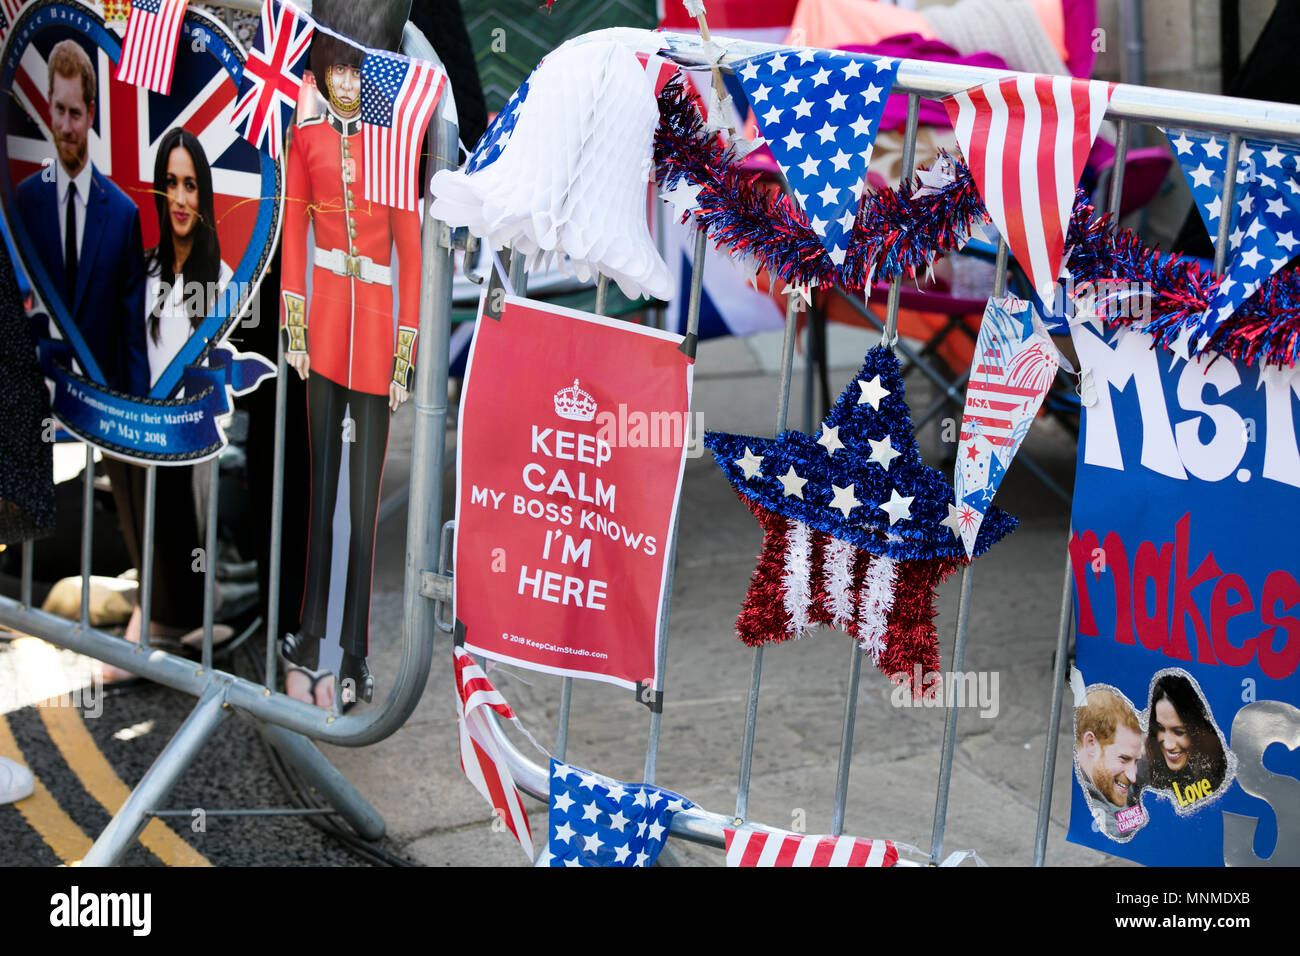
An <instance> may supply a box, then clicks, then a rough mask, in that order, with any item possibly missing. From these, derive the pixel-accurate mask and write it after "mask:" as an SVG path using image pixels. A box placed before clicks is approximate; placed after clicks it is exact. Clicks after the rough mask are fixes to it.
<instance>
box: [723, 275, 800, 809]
mask: <svg viewBox="0 0 1300 956" xmlns="http://www.w3.org/2000/svg"><path fill="white" fill-rule="evenodd" d="M797 301H798V296H796V295H790V296H788V297H787V298H786V303H785V337H784V338H783V339H782V340H781V384H780V386H779V387H778V390H777V402H776V434H778V435H780V434H781V433H782V432H783V431H785V429H786V419H787V416H788V415H789V412H790V384H791V379H792V378H793V377H794V340H795V320H796V317H797V316H798V314H799V313H798V310H797V309H796V307H795V305H796V303H797ZM809 380H810V381H811V378H810V379H809ZM762 681H763V645H761V644H760V645H759V646H758V647H756V648H754V660H753V663H752V664H751V665H750V671H749V699H748V701H747V702H746V704H745V730H744V734H743V736H742V737H741V739H740V777H739V780H738V781H737V783H736V813H735V817H734V821H733V822H734V823H735V825H736V826H740V825H741V824H742V823H744V822H745V819H746V817H747V816H748V815H749V780H750V776H751V774H752V771H753V766H754V733H755V731H756V730H757V728H758V692H759V687H760V685H761V684H762Z"/></svg>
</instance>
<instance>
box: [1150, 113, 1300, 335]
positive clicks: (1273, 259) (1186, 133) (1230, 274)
mask: <svg viewBox="0 0 1300 956" xmlns="http://www.w3.org/2000/svg"><path fill="white" fill-rule="evenodd" d="M1164 132H1165V135H1166V136H1167V137H1169V143H1170V145H1171V146H1173V148H1174V155H1175V156H1177V157H1178V165H1179V167H1180V168H1181V169H1182V171H1183V176H1184V177H1185V178H1186V180H1187V185H1188V187H1190V189H1191V191H1192V201H1193V203H1194V204H1195V205H1196V210H1197V212H1199V213H1200V215H1201V221H1202V222H1204V223H1205V228H1206V230H1208V231H1209V234H1210V241H1211V242H1213V243H1214V246H1215V248H1216V249H1217V248H1218V245H1219V225H1220V223H1221V221H1222V218H1223V182H1224V177H1225V175H1226V167H1227V162H1228V141H1227V137H1225V136H1222V135H1219V136H1213V135H1209V134H1206V133H1202V132H1198V131H1194V130H1177V129H1167V130H1165V131H1164ZM1298 233H1300V148H1297V147H1295V146H1283V145H1281V144H1279V143H1269V142H1263V141H1259V140H1249V139H1247V140H1242V143H1241V149H1240V151H1239V153H1238V156H1237V179H1236V187H1235V189H1234V192H1233V204H1232V212H1231V220H1230V222H1229V227H1228V249H1227V253H1226V255H1225V257H1224V267H1223V278H1222V280H1221V281H1220V282H1219V287H1218V289H1217V290H1216V292H1215V294H1214V298H1213V300H1212V301H1211V302H1210V307H1209V308H1208V309H1206V311H1205V314H1204V315H1203V316H1202V319H1201V324H1200V328H1199V329H1195V330H1194V329H1188V330H1187V331H1185V332H1184V333H1183V335H1182V337H1181V338H1180V344H1179V347H1180V349H1181V354H1182V357H1184V358H1186V357H1187V351H1188V349H1186V348H1182V346H1184V345H1186V346H1188V347H1190V346H1191V345H1192V342H1191V339H1192V336H1196V345H1198V346H1203V345H1204V343H1205V342H1206V341H1207V340H1208V339H1209V337H1210V335H1211V334H1213V332H1214V330H1215V329H1216V328H1217V327H1218V326H1219V324H1220V323H1222V322H1223V321H1224V320H1225V319H1227V318H1229V317H1230V316H1231V315H1232V314H1233V313H1234V312H1236V311H1237V309H1238V308H1239V307H1240V306H1241V305H1242V303H1244V302H1245V301H1246V300H1247V299H1249V298H1250V297H1251V296H1252V295H1254V294H1255V292H1256V291H1257V290H1258V289H1259V287H1260V286H1261V285H1262V284H1263V283H1264V282H1265V280H1267V279H1268V278H1269V277H1270V276H1272V275H1273V273H1275V272H1277V271H1278V270H1279V269H1281V268H1282V267H1283V266H1285V265H1286V264H1287V262H1289V261H1290V260H1291V257H1292V256H1293V255H1296V254H1297V252H1296V247H1297V245H1300V238H1298V237H1297V234H1298Z"/></svg>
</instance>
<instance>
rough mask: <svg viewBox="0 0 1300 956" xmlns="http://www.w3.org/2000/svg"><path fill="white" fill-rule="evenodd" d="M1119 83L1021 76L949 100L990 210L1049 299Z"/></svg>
mask: <svg viewBox="0 0 1300 956" xmlns="http://www.w3.org/2000/svg"><path fill="white" fill-rule="evenodd" d="M1113 89H1114V86H1113V84H1110V83H1103V82H1101V81H1099V80H1074V79H1071V78H1069V77H1063V76H1029V75H1021V76H1014V77H1007V78H1006V79H1002V80H991V81H989V82H988V83H985V84H984V85H983V86H975V87H971V88H970V89H969V90H963V91H962V92H960V93H957V94H954V95H953V96H950V97H949V98H948V99H946V100H944V106H945V107H946V108H947V110H948V116H949V118H950V119H951V120H952V125H953V128H954V130H955V132H956V135H957V143H958V144H959V145H960V146H961V151H962V154H963V155H964V156H965V157H966V165H967V166H968V167H969V168H970V171H971V176H972V178H973V179H974V180H975V185H976V186H977V187H978V188H979V191H980V195H981V196H982V197H983V198H984V205H985V206H986V207H987V208H988V213H989V216H990V217H991V218H992V219H993V222H994V223H995V224H996V225H997V227H998V231H999V232H1001V233H1002V236H1003V237H1004V238H1005V239H1006V241H1007V247H1008V248H1009V249H1010V250H1011V254H1012V255H1013V256H1015V258H1016V261H1017V262H1018V263H1020V265H1021V267H1022V268H1023V269H1024V270H1025V271H1026V272H1027V273H1028V274H1029V279H1030V281H1031V282H1032V283H1033V284H1034V288H1035V290H1036V291H1037V292H1038V294H1039V296H1040V297H1042V298H1043V299H1044V301H1046V300H1048V299H1050V298H1051V297H1052V295H1053V290H1054V289H1055V286H1056V279H1057V276H1059V275H1060V272H1061V257H1062V255H1063V254H1064V252H1065V230H1066V226H1067V224H1068V223H1069V219H1070V212H1071V210H1072V209H1073V208H1074V191H1075V187H1076V186H1077V185H1078V183H1079V176H1080V174H1081V173H1082V172H1083V164H1084V161H1085V160H1086V159H1087V158H1088V153H1089V152H1090V151H1091V150H1092V144H1093V141H1094V140H1095V139H1096V138H1097V130H1098V129H1100V128H1101V121H1102V119H1103V117H1104V116H1105V115H1106V106H1107V104H1108V103H1109V102H1110V95H1111V91H1112V90H1113Z"/></svg>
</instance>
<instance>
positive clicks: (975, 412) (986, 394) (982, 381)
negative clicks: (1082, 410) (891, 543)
mask: <svg viewBox="0 0 1300 956" xmlns="http://www.w3.org/2000/svg"><path fill="white" fill-rule="evenodd" d="M1058 364H1059V362H1058V358H1057V352H1056V346H1055V345H1053V344H1052V340H1051V338H1050V337H1049V336H1048V334H1047V331H1046V330H1045V329H1043V328H1042V327H1041V326H1039V325H1038V324H1037V323H1035V322H1034V316H1033V310H1032V309H1031V308H1030V307H1029V303H1028V302H1024V301H1021V300H1020V299H1015V298H1010V297H1006V298H1001V299H989V303H988V305H987V306H986V307H985V309H984V320H983V322H982V323H981V324H980V332H979V338H978V340H977V341H976V343H975V357H974V359H973V360H972V363H971V374H970V379H969V380H968V381H967V383H966V407H965V409H964V411H963V413H962V420H961V439H960V441H959V442H958V445H957V465H956V469H955V471H954V473H953V489H954V491H955V500H956V505H955V506H954V505H949V506H948V517H947V518H945V519H944V522H943V523H944V524H946V525H947V526H948V527H949V528H950V529H951V530H952V533H953V534H955V535H956V536H957V537H959V538H961V540H962V543H963V544H965V546H966V553H967V554H968V555H973V554H974V552H975V538H976V536H977V535H978V534H979V530H980V525H981V524H982V523H983V521H984V515H985V514H987V513H988V510H989V508H990V507H991V506H992V504H993V496H994V495H995V494H996V493H997V490H998V486H999V485H1000V484H1001V483H1002V476H1003V475H1005V474H1006V470H1007V468H1009V467H1010V466H1011V459H1012V458H1013V457H1015V454H1016V451H1017V450H1018V449H1019V448H1020V444H1021V443H1022V442H1023V441H1024V439H1025V435H1026V434H1027V433H1028V432H1029V427H1030V425H1032V424H1033V421H1034V416H1035V415H1037V414H1038V408H1039V406H1040V405H1042V404H1043V399H1044V398H1045V397H1046V396H1047V391H1048V389H1050V388H1051V387H1052V382H1053V381H1054V380H1055V378H1056V369H1057V366H1058Z"/></svg>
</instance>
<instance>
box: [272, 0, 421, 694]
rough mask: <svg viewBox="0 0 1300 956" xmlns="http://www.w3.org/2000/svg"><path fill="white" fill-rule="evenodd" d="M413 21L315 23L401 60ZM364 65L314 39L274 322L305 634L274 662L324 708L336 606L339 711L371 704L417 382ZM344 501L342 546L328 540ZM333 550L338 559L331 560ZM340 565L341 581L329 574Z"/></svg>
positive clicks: (401, 259) (416, 284) (413, 251)
mask: <svg viewBox="0 0 1300 956" xmlns="http://www.w3.org/2000/svg"><path fill="white" fill-rule="evenodd" d="M409 12H410V0H367V2H365V3H359V2H356V0H317V2H316V3H315V4H314V5H313V11H312V15H313V16H314V17H315V19H316V20H317V22H318V23H319V24H320V25H321V26H323V27H326V28H328V29H330V30H333V31H336V32H337V33H339V34H342V35H344V36H347V37H351V38H353V39H355V40H356V41H357V42H358V43H359V44H364V45H365V46H367V47H371V48H374V49H379V50H392V51H396V50H397V49H398V45H399V41H400V39H401V35H402V27H403V26H404V25H405V23H406V20H407V16H408V14H409ZM364 56H365V51H364V50H363V49H361V48H359V47H357V46H353V45H351V44H349V43H347V42H345V41H343V40H341V39H339V38H337V37H333V36H330V35H329V34H327V33H326V32H324V31H323V30H321V29H317V31H316V34H315V38H314V39H313V41H312V50H311V59H310V66H311V70H312V73H313V75H314V77H315V89H317V90H319V94H320V96H322V97H324V99H325V102H324V103H323V104H322V105H323V109H322V110H321V111H320V112H319V113H317V114H316V115H310V113H311V111H310V110H305V109H304V108H303V100H300V102H299V115H298V118H297V120H296V124H295V127H294V129H293V132H292V138H291V140H290V143H289V148H288V160H287V174H286V180H287V183H286V187H285V213H284V223H285V225H284V247H283V278H282V286H281V288H282V299H283V302H282V306H283V309H282V322H283V327H284V330H285V333H286V336H287V340H286V356H287V360H288V363H289V365H290V366H291V367H292V368H294V369H295V370H296V371H297V372H298V374H299V375H301V376H302V377H303V378H304V379H306V382H307V409H308V428H309V435H310V443H311V517H310V519H309V520H310V524H309V535H310V539H309V542H308V550H307V554H308V557H307V579H306V583H305V587H304V593H303V606H302V623H301V626H300V628H299V631H298V633H297V634H290V635H288V636H286V638H285V640H284V644H283V654H284V657H285V660H286V662H287V664H288V667H289V670H288V671H287V673H286V675H285V680H286V691H287V692H288V693H289V694H290V695H291V696H293V697H296V698H298V699H300V700H304V701H308V702H314V703H316V704H318V705H320V706H332V704H333V694H332V692H331V690H332V688H331V680H330V678H331V677H332V675H331V673H330V671H329V670H328V669H327V668H322V660H321V653H320V648H321V642H322V641H324V640H326V639H327V637H332V635H327V634H326V620H327V617H328V616H329V615H328V611H329V608H330V604H331V601H333V602H335V603H336V604H337V603H338V602H341V604H342V625H341V629H340V632H339V644H340V646H341V648H342V651H343V658H342V663H341V664H340V666H339V669H338V675H339V678H340V681H341V686H342V688H343V698H344V702H345V703H346V702H348V701H349V700H350V699H355V698H356V697H360V698H364V699H365V700H367V701H368V700H370V699H371V697H372V695H373V689H374V681H373V679H372V678H371V676H370V671H369V668H368V667H367V666H366V656H367V653H368V646H369V642H368V626H369V617H370V578H371V569H372V566H373V563H374V550H375V522H376V514H377V511H378V505H379V486H380V477H381V475H382V472H383V465H384V454H385V451H386V449H387V446H388V423H389V414H390V412H391V411H393V410H395V409H396V408H397V406H398V405H400V404H401V403H402V402H403V401H405V400H406V397H407V389H408V388H409V387H410V385H411V381H412V377H413V363H414V361H415V337H416V330H417V326H418V315H419V299H420V220H419V214H418V213H417V212H415V211H403V210H399V209H396V208H393V207H390V206H385V205H380V204H378V203H372V202H368V201H366V200H365V199H364V197H363V183H364V182H365V168H364V166H365V163H366V156H365V147H364V134H363V132H362V121H361V120H362V118H361V65H362V60H363V59H364ZM309 89H310V85H309V84H304V90H309ZM309 227H310V228H311V229H312V232H313V237H314V242H309V241H308V228H309ZM394 249H395V250H396V257H395V258H396V261H394ZM309 270H310V277H309V276H308V271H309ZM344 468H346V470H344ZM340 495H346V502H344V503H343V506H344V510H345V513H346V514H347V516H348V527H349V531H348V539H347V540H346V541H340V540H337V538H336V535H335V533H334V512H335V507H336V505H337V504H339V497H340ZM336 550H337V551H339V552H341V554H340V557H342V553H343V552H345V553H346V561H342V560H340V561H338V562H336V561H335V560H334V554H335V551H336ZM340 568H341V569H342V570H341V573H342V576H343V580H342V581H339V580H336V578H337V577H338V576H339V575H338V574H337V573H334V572H337V571H339V569H340ZM333 617H334V619H337V618H338V615H337V614H336V615H333Z"/></svg>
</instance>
